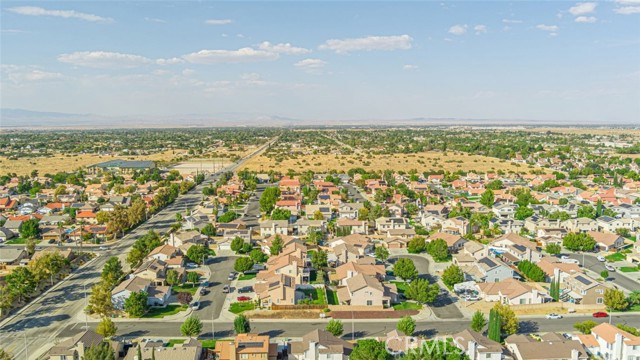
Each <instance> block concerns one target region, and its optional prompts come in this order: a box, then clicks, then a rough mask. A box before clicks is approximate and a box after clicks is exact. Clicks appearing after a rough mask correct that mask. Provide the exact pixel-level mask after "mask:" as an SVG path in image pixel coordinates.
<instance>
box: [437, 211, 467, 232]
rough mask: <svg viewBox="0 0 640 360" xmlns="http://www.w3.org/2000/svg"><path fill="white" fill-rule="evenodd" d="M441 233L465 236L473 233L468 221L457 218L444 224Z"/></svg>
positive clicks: (447, 220)
mask: <svg viewBox="0 0 640 360" xmlns="http://www.w3.org/2000/svg"><path fill="white" fill-rule="evenodd" d="M441 231H442V232H445V233H448V234H453V235H460V236H465V235H467V234H468V233H469V232H470V231H471V224H470V222H469V220H468V219H466V218H464V217H462V216H457V217H454V218H450V219H446V220H445V221H444V222H442V230H441Z"/></svg>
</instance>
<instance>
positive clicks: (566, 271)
mask: <svg viewBox="0 0 640 360" xmlns="http://www.w3.org/2000/svg"><path fill="white" fill-rule="evenodd" d="M536 265H538V266H539V267H540V269H542V271H544V273H545V281H547V282H550V281H551V280H553V279H559V280H560V282H563V281H564V280H565V279H566V278H567V277H569V276H572V275H574V274H579V273H582V269H581V268H580V266H579V265H578V264H574V263H563V262H560V261H558V260H557V259H555V258H552V257H543V258H542V259H541V260H540V261H538V262H537V263H536Z"/></svg>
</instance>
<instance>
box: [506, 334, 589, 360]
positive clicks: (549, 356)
mask: <svg viewBox="0 0 640 360" xmlns="http://www.w3.org/2000/svg"><path fill="white" fill-rule="evenodd" d="M505 346H506V347H507V349H509V351H510V352H511V354H512V355H513V357H514V358H515V360H589V358H590V357H589V354H588V352H587V349H585V348H584V346H583V345H582V344H581V343H580V342H579V341H577V340H567V339H565V338H563V337H562V336H561V335H556V334H553V333H550V334H545V335H544V336H543V337H542V341H538V340H536V339H534V338H532V337H530V336H524V335H511V336H509V337H507V338H506V339H505Z"/></svg>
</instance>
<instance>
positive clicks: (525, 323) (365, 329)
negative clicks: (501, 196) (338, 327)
mask: <svg viewBox="0 0 640 360" xmlns="http://www.w3.org/2000/svg"><path fill="white" fill-rule="evenodd" d="M585 320H594V321H595V322H597V323H602V322H608V321H609V319H608V318H604V319H595V318H593V317H591V316H588V315H587V316H584V315H580V316H570V317H565V318H563V319H558V320H547V319H544V318H526V319H520V329H519V332H520V333H530V332H548V331H558V332H573V331H575V329H574V328H573V324H575V323H576V322H580V321H585ZM203 323H204V331H203V334H202V335H201V337H202V338H211V331H212V328H213V327H212V326H211V320H204V321H203ZM214 323H215V337H216V338H218V339H219V338H228V337H231V336H233V335H234V334H233V324H232V323H231V322H218V321H215V322H214ZM396 323H397V320H385V319H378V320H360V321H358V320H356V321H355V322H353V323H352V322H351V321H349V320H345V321H343V324H344V331H345V333H344V335H343V338H344V339H351V336H352V327H353V329H354V331H355V337H362V336H382V335H384V334H386V333H387V332H389V331H391V330H393V329H395V328H396ZM612 323H613V324H619V323H626V324H627V325H630V326H635V327H640V316H634V317H631V316H628V315H627V316H623V315H620V316H614V317H613V319H612ZM180 324H181V322H180V321H174V322H166V321H161V322H159V321H154V322H152V321H146V322H145V321H132V322H126V323H121V322H119V323H118V335H119V336H122V337H125V338H135V337H147V338H170V337H180V336H181V335H180ZM352 324H353V325H352ZM90 326H95V324H93V325H90ZM325 326H326V320H319V319H318V320H298V321H287V322H286V323H283V322H275V321H252V322H251V328H252V332H257V333H260V334H268V335H270V336H275V337H300V336H302V335H304V334H306V333H308V332H310V331H312V330H314V329H323V328H324V327H325ZM78 327H79V325H72V326H69V327H67V328H66V329H64V331H63V332H62V333H61V335H62V336H72V335H74V334H76V333H78ZM468 327H469V320H440V321H419V322H418V323H417V326H416V334H418V335H426V336H434V335H449V334H453V333H456V332H459V331H462V330H464V329H466V328H468Z"/></svg>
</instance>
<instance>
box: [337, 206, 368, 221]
mask: <svg viewBox="0 0 640 360" xmlns="http://www.w3.org/2000/svg"><path fill="white" fill-rule="evenodd" d="M363 207H364V204H362V203H342V204H340V206H339V207H338V217H339V218H341V219H351V220H355V219H357V218H358V216H359V214H360V209H362V208H363Z"/></svg>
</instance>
